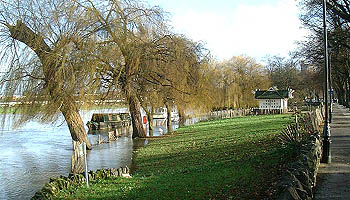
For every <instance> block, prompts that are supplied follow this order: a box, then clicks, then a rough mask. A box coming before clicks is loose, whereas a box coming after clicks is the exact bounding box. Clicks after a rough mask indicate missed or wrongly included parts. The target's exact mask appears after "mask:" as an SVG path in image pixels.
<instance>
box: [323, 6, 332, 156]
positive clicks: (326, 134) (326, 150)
mask: <svg viewBox="0 0 350 200" xmlns="http://www.w3.org/2000/svg"><path fill="white" fill-rule="evenodd" d="M322 4H323V48H324V49H323V53H324V106H325V108H324V110H325V120H324V128H323V153H322V159H321V162H322V163H331V148H330V146H331V140H330V136H331V133H330V127H329V110H328V73H329V72H328V41H327V24H326V10H327V7H326V0H323V1H322Z"/></svg>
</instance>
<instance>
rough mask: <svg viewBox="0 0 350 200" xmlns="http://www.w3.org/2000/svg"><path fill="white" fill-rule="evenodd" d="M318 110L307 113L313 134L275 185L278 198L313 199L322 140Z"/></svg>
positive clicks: (320, 118)
mask: <svg viewBox="0 0 350 200" xmlns="http://www.w3.org/2000/svg"><path fill="white" fill-rule="evenodd" d="M320 113H321V112H320V111H319V110H316V111H314V112H312V113H309V115H310V118H311V122H309V123H312V126H313V129H314V131H315V132H314V134H312V135H311V136H310V140H309V142H308V143H306V144H304V145H302V147H301V151H300V152H301V154H300V155H299V156H298V159H297V161H296V162H294V163H291V164H290V165H289V167H288V169H287V170H286V172H285V173H284V174H283V176H282V179H281V181H280V183H279V184H278V186H277V190H278V193H279V196H278V198H277V199H279V200H289V199H290V200H294V199H313V193H314V191H313V190H314V187H315V186H316V176H317V170H318V167H319V165H320V160H321V155H322V140H321V137H320V132H319V130H320V126H321V125H322V120H323V119H322V116H321V114H320Z"/></svg>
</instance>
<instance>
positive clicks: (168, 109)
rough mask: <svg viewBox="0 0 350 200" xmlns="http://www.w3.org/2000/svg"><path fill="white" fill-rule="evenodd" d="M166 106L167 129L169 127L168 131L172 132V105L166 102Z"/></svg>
mask: <svg viewBox="0 0 350 200" xmlns="http://www.w3.org/2000/svg"><path fill="white" fill-rule="evenodd" d="M165 107H166V109H167V120H166V126H167V129H168V133H170V132H171V131H172V130H171V107H170V105H169V103H167V102H166V103H165Z"/></svg>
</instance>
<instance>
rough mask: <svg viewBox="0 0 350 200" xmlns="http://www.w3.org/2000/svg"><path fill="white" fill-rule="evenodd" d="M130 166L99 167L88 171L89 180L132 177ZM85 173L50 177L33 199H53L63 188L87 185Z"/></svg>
mask: <svg viewBox="0 0 350 200" xmlns="http://www.w3.org/2000/svg"><path fill="white" fill-rule="evenodd" d="M129 172H130V170H129V168H128V167H123V168H118V169H114V168H111V169H99V170H96V171H89V172H88V179H89V182H93V181H94V180H97V179H106V178H109V177H126V178H130V177H131V176H130V175H129ZM85 184H86V182H85V174H84V173H80V174H69V175H68V176H67V177H65V176H60V177H57V178H50V181H49V182H48V183H46V184H45V186H44V187H43V189H41V190H40V191H39V192H37V193H35V195H34V197H32V199H35V200H37V199H53V198H54V197H55V196H56V195H57V194H58V193H59V192H60V191H61V190H64V189H67V188H69V187H71V186H74V187H79V186H83V185H85Z"/></svg>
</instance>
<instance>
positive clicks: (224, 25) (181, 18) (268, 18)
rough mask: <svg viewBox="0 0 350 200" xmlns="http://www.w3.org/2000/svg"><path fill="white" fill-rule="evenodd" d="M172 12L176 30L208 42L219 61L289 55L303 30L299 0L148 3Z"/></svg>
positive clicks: (166, 0) (150, 0) (152, 0)
mask: <svg viewBox="0 0 350 200" xmlns="http://www.w3.org/2000/svg"><path fill="white" fill-rule="evenodd" d="M146 1H147V2H148V3H149V4H150V5H159V6H160V7H162V8H163V9H164V10H165V11H167V12H169V13H170V20H171V25H172V26H173V27H174V31H175V32H177V33H182V34H185V35H187V36H188V37H189V38H191V39H193V40H195V41H199V40H201V41H204V42H205V43H206V47H207V48H208V49H209V50H210V51H211V52H212V54H213V55H214V56H216V57H217V58H218V59H219V60H224V59H229V58H231V57H232V56H238V55H247V56H251V57H254V58H256V59H257V60H261V59H262V58H263V57H264V56H266V55H281V56H286V55H287V54H288V52H289V51H291V50H293V49H294V48H295V47H296V46H295V41H296V40H300V39H302V38H303V37H304V36H305V30H302V29H300V27H301V24H300V21H299V18H298V7H297V1H296V0H146Z"/></svg>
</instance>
